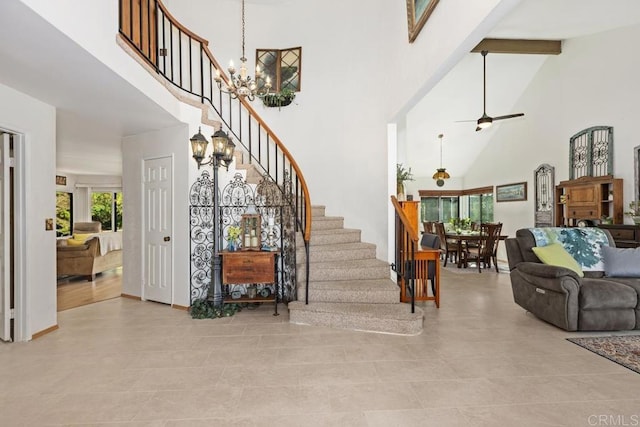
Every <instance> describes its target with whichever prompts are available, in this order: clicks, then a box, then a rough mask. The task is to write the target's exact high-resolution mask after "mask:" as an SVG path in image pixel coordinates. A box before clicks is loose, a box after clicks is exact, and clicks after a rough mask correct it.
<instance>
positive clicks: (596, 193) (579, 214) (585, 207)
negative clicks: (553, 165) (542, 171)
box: [555, 175, 624, 227]
mask: <svg viewBox="0 0 640 427" xmlns="http://www.w3.org/2000/svg"><path fill="white" fill-rule="evenodd" d="M556 204H557V205H556V221H555V222H556V226H558V227H561V226H568V227H574V226H577V225H578V221H580V220H590V221H593V222H594V223H599V222H600V220H601V219H602V217H610V218H611V219H612V220H613V223H614V224H622V223H623V219H624V217H623V213H622V179H620V178H614V177H613V176H611V175H607V176H599V177H591V176H589V177H582V178H578V179H573V180H569V181H562V182H560V184H558V185H557V186H556Z"/></svg>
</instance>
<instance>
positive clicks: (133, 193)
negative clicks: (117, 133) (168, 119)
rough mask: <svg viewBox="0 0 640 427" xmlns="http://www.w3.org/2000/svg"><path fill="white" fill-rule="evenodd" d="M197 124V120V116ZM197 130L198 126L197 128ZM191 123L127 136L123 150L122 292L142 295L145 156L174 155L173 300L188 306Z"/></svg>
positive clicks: (148, 157) (174, 302) (146, 157)
mask: <svg viewBox="0 0 640 427" xmlns="http://www.w3.org/2000/svg"><path fill="white" fill-rule="evenodd" d="M194 123H196V125H197V121H196V120H195V119H194ZM196 131H197V129H196ZM190 132H194V133H195V131H193V130H190V128H189V126H187V125H182V126H177V127H173V128H168V129H163V130H160V131H155V132H149V133H145V134H141V135H135V136H130V137H127V138H124V140H123V143H122V152H123V165H122V166H123V183H124V188H123V205H124V206H126V207H130V210H127V211H126V212H125V214H124V215H123V229H124V230H125V233H124V235H123V269H122V271H123V280H122V292H123V293H124V294H127V295H132V296H142V284H143V280H144V275H143V270H142V269H143V267H144V265H143V262H142V260H141V254H142V253H143V252H142V251H143V248H142V236H143V233H144V219H143V213H144V212H143V206H144V200H143V175H142V173H143V165H144V159H153V158H159V157H166V156H172V157H173V182H174V185H173V235H172V236H171V241H172V242H173V254H174V264H173V287H174V295H173V301H172V304H177V305H180V306H189V305H190V301H189V279H188V278H189V256H188V254H189V215H188V214H189V212H188V206H189V198H188V195H189V186H190V185H191V178H190V173H185V171H189V170H190V169H192V166H191V163H193V165H194V166H195V162H194V161H192V160H191V153H190V150H191V148H190V146H189V138H190V137H191V136H192V135H193V133H190Z"/></svg>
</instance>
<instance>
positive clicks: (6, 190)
mask: <svg viewBox="0 0 640 427" xmlns="http://www.w3.org/2000/svg"><path fill="white" fill-rule="evenodd" d="M0 150H1V151H2V153H1V157H0V162H2V163H1V164H0V169H1V170H0V180H1V181H2V182H0V193H1V194H0V204H1V205H2V206H0V218H1V220H0V340H2V341H11V300H10V298H11V296H10V295H11V294H10V292H11V223H10V219H11V204H10V200H9V197H10V196H11V186H10V185H11V181H10V179H9V173H10V169H11V159H10V155H11V153H10V149H9V134H6V133H5V134H2V135H0Z"/></svg>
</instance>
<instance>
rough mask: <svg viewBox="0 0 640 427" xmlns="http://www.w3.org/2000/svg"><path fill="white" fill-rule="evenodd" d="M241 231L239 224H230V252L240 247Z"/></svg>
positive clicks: (228, 246)
mask: <svg viewBox="0 0 640 427" xmlns="http://www.w3.org/2000/svg"><path fill="white" fill-rule="evenodd" d="M241 232H242V230H241V229H240V227H239V226H238V225H230V226H229V228H228V229H227V250H229V251H230V252H233V251H235V250H236V249H237V248H238V240H239V239H240V233H241Z"/></svg>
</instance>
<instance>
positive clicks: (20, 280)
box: [0, 129, 31, 342]
mask: <svg viewBox="0 0 640 427" xmlns="http://www.w3.org/2000/svg"><path fill="white" fill-rule="evenodd" d="M22 140H23V138H22V135H20V134H16V133H12V132H9V131H6V130H3V129H0V205H1V206H0V341H6V342H12V341H26V340H28V339H30V338H31V336H30V335H29V334H28V332H27V310H26V298H25V284H24V277H25V274H24V271H25V266H24V260H25V254H24V245H23V243H22V242H24V240H25V232H24V226H23V218H24V211H25V209H24V175H23V173H24V172H23V171H24V168H23V167H22V165H23V163H22V159H23V155H22V154H23V148H24V147H23V144H22Z"/></svg>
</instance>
